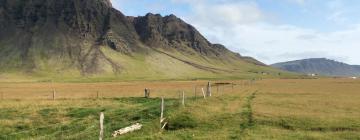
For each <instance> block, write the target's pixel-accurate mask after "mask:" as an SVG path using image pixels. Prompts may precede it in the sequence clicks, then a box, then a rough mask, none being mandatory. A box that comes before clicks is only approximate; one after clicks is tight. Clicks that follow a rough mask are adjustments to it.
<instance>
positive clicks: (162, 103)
mask: <svg viewBox="0 0 360 140" xmlns="http://www.w3.org/2000/svg"><path fill="white" fill-rule="evenodd" d="M160 110H161V114H160V128H162V122H163V121H164V119H163V118H164V97H161V106H160Z"/></svg>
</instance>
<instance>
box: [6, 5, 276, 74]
mask: <svg viewBox="0 0 360 140" xmlns="http://www.w3.org/2000/svg"><path fill="white" fill-rule="evenodd" d="M0 4H1V5H0V30H2V32H0V49H1V51H0V60H1V61H0V72H1V73H17V72H24V73H25V74H26V73H28V74H34V73H35V75H41V76H45V77H46V76H54V75H68V76H69V77H72V76H85V77H88V76H97V75H106V76H107V77H113V76H115V77H116V76H119V75H120V77H126V78H130V79H131V77H134V76H135V77H136V78H135V79H141V78H144V77H156V76H158V77H162V78H179V77H218V76H221V75H223V76H224V75H227V76H232V75H233V76H234V75H235V76H236V75H237V76H236V77H239V76H240V75H252V74H253V73H251V72H249V71H254V69H257V70H256V71H271V72H273V73H278V71H277V70H276V69H272V68H269V67H267V66H266V65H265V64H263V63H261V62H259V61H257V60H255V59H253V58H251V57H243V56H241V55H240V54H238V53H234V52H232V51H230V50H228V49H227V48H226V47H225V46H223V45H221V44H212V43H210V42H209V41H208V40H207V39H206V38H205V37H204V36H203V35H202V34H201V33H200V32H199V31H197V30H196V29H195V28H194V27H193V26H191V25H190V24H188V23H186V22H184V21H183V20H181V19H180V18H178V17H176V16H175V15H168V16H164V17H163V16H161V15H159V14H151V13H149V14H147V15H145V16H139V17H129V16H125V15H124V14H123V13H121V12H120V11H118V10H116V9H114V8H113V7H112V5H111V2H110V1H109V0H86V1H84V0H72V1H67V0H32V1H27V0H0ZM172 65H173V66H172ZM174 66H175V67H178V68H179V69H175V67H174ZM144 68H146V69H144ZM224 69H225V71H223V70H224ZM141 70H143V71H141ZM170 71H178V72H177V73H175V74H174V73H169V72H170ZM214 71H216V72H214ZM229 71H235V72H234V73H236V74H234V73H229ZM271 72H268V73H271ZM219 74H220V75H219ZM148 75H149V76H148ZM189 75H196V76H189ZM199 75H200V76H199ZM240 77H241V76H240Z"/></svg>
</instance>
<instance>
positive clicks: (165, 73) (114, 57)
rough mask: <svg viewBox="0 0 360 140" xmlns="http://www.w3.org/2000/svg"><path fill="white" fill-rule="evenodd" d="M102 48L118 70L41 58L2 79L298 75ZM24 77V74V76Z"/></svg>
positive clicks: (230, 62) (167, 53) (234, 63)
mask: <svg viewBox="0 0 360 140" xmlns="http://www.w3.org/2000/svg"><path fill="white" fill-rule="evenodd" d="M101 52H102V53H104V54H105V56H106V59H110V60H111V62H112V63H116V64H117V65H118V66H119V69H118V70H117V71H116V72H115V71H114V69H113V67H112V66H111V65H112V64H111V63H109V62H108V61H100V62H99V63H98V64H100V67H101V71H104V72H103V73H101V74H92V75H82V74H81V72H80V71H79V70H77V69H76V67H73V66H69V65H67V62H68V61H69V60H62V58H61V57H60V58H59V59H49V60H45V59H38V60H35V63H36V64H40V66H39V67H37V69H36V70H34V71H32V72H27V71H23V70H22V69H12V70H6V69H2V70H3V71H2V74H0V80H1V81H9V80H14V79H19V80H20V81H21V80H22V81H49V80H54V81H68V82H69V81H89V82H93V81H127V80H193V79H250V78H272V77H288V76H295V75H294V74H291V73H288V72H282V71H280V70H277V69H274V68H270V67H267V66H260V65H255V64H252V63H248V62H246V61H242V60H240V59H232V58H229V59H224V60H226V61H224V60H221V59H214V58H207V57H203V56H200V55H187V54H181V53H179V52H176V51H164V50H152V49H148V50H146V51H145V52H143V53H134V54H132V55H124V54H122V53H118V52H116V51H114V50H112V49H110V48H108V47H102V48H101ZM22 77H23V78H22Z"/></svg>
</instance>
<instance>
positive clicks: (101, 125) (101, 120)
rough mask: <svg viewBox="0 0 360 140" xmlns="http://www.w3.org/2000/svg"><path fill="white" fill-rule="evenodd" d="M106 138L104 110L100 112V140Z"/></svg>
mask: <svg viewBox="0 0 360 140" xmlns="http://www.w3.org/2000/svg"><path fill="white" fill-rule="evenodd" d="M103 138H104V112H101V113H100V135H99V140H103Z"/></svg>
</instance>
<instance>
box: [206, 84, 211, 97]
mask: <svg viewBox="0 0 360 140" xmlns="http://www.w3.org/2000/svg"><path fill="white" fill-rule="evenodd" d="M206 96H209V97H211V84H210V82H208V84H207V89H206Z"/></svg>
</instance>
